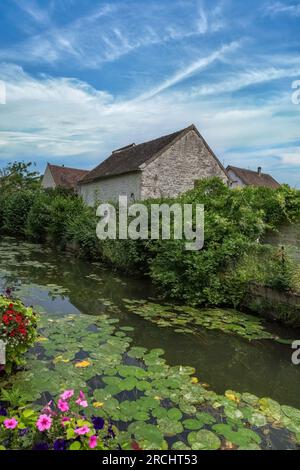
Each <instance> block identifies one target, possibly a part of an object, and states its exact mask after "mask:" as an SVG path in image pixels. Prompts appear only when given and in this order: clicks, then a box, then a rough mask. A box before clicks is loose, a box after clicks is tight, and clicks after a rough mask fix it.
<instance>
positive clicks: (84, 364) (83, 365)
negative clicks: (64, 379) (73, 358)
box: [75, 361, 91, 368]
mask: <svg viewBox="0 0 300 470" xmlns="http://www.w3.org/2000/svg"><path fill="white" fill-rule="evenodd" d="M90 365H91V363H90V362H89V361H81V362H77V364H75V367H77V368H84V367H89V366H90Z"/></svg>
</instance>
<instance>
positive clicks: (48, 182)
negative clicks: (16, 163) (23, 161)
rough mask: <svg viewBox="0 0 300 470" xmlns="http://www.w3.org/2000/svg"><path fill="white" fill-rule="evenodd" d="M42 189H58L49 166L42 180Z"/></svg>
mask: <svg viewBox="0 0 300 470" xmlns="http://www.w3.org/2000/svg"><path fill="white" fill-rule="evenodd" d="M42 188H44V189H48V188H50V189H54V188H56V184H55V182H54V179H53V176H52V174H51V171H50V169H49V167H48V166H47V168H46V171H45V174H44V176H43V179H42Z"/></svg>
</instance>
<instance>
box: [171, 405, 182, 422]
mask: <svg viewBox="0 0 300 470" xmlns="http://www.w3.org/2000/svg"><path fill="white" fill-rule="evenodd" d="M168 418H170V419H172V420H174V421H179V420H181V418H182V413H181V411H180V410H178V409H177V408H172V409H171V410H168Z"/></svg>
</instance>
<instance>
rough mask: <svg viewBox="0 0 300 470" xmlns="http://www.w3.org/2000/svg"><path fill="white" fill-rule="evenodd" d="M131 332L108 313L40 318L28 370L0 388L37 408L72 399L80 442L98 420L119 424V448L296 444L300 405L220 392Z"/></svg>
mask: <svg viewBox="0 0 300 470" xmlns="http://www.w3.org/2000/svg"><path fill="white" fill-rule="evenodd" d="M132 330H133V329H132V328H131V327H128V326H120V325H118V320H116V319H114V318H110V317H108V316H107V315H101V316H99V317H94V318H91V317H87V316H84V315H76V316H66V317H60V318H55V317H54V318H49V317H42V318H41V324H40V330H39V332H40V336H39V337H38V341H37V346H36V347H35V348H33V349H32V350H31V351H30V352H29V353H28V370H26V371H21V372H19V373H18V374H15V375H13V376H11V377H9V378H8V379H7V380H6V381H3V382H2V383H1V386H2V387H3V388H5V389H6V390H8V391H9V392H8V393H15V396H14V401H15V402H16V401H17V398H16V397H17V395H19V397H20V398H19V401H20V403H22V402H23V401H26V402H29V403H31V406H30V409H33V410H36V409H38V411H39V413H40V408H39V406H38V405H37V403H41V402H42V403H44V404H45V405H47V403H48V402H49V401H50V400H55V402H56V403H57V406H56V407H57V408H58V410H56V411H57V412H58V413H59V414H62V415H64V414H66V415H67V416H69V413H70V410H71V411H73V408H72V406H73V405H72V406H70V401H72V400H73V401H75V407H78V406H79V409H80V410H81V413H83V415H84V416H85V418H84V420H83V421H84V422H83V423H80V426H79V425H78V427H79V429H80V431H78V432H79V435H78V436H80V437H79V438H80V439H84V442H85V444H84V445H86V442H87V440H86V438H85V437H84V434H82V435H81V434H80V433H81V432H84V430H85V429H84V426H87V427H89V428H90V426H91V425H92V426H93V428H90V429H93V430H94V429H95V431H96V428H98V427H100V428H101V426H102V424H103V421H104V422H105V423H109V422H110V423H112V424H114V425H115V426H116V427H117V428H118V429H119V430H120V431H119V432H117V430H116V429H114V428H112V432H114V434H116V437H115V439H116V443H117V444H119V445H120V446H121V447H122V449H124V450H126V449H131V448H132V443H137V445H138V446H139V447H140V448H142V449H147V450H151V449H154V450H159V449H162V450H164V449H169V448H173V449H177V450H184V449H193V450H197V449H203V450H204V449H205V450H213V449H278V448H284V449H296V448H297V445H298V442H300V411H299V410H297V409H295V408H292V407H289V406H281V405H280V404H279V403H277V402H276V401H274V400H271V399H270V398H263V399H260V398H259V397H256V396H254V395H252V394H250V393H238V392H235V391H231V390H228V391H227V392H226V393H225V395H218V394H217V393H215V392H213V391H212V390H210V389H209V387H207V385H206V384H203V383H202V381H201V380H200V379H199V378H198V377H196V376H195V369H194V368H192V367H189V366H184V365H178V366H173V367H172V366H170V365H169V364H167V362H166V360H165V358H164V351H163V350H162V349H152V350H147V349H146V348H143V347H139V346H136V345H134V346H133V345H131V342H132V339H131V337H130V332H131V331H132ZM78 364H79V365H80V367H78V366H77V365H78ZM76 366H77V367H76ZM72 390H84V396H83V395H82V394H79V393H74V395H73V394H72ZM70 395H72V396H71V397H70ZM69 397H70V398H69ZM59 400H60V401H59ZM76 402H77V404H76ZM85 402H87V403H85ZM89 403H90V405H89ZM86 404H88V406H86ZM68 407H69V408H70V410H69V411H62V410H66V409H67V408H68ZM77 409H78V408H77ZM18 417H20V416H19V415H15V414H14V413H12V414H10V415H9V418H15V419H16V420H17V421H18ZM87 422H88V423H89V424H87ZM45 424H46V425H47V423H45ZM82 428H83V429H82ZM73 431H74V427H73ZM12 432H14V431H12ZM74 432H75V431H74ZM93 432H94V431H93ZM93 435H94V434H93ZM76 436H77V433H76ZM78 436H77V437H78ZM81 436H83V437H81ZM59 438H60V439H61V438H62V437H60V436H59ZM72 439H73V437H72ZM44 444H45V443H43V445H44ZM47 445H48V446H49V443H48V444H47ZM77 445H78V444H76V446H77ZM113 445H114V444H113Z"/></svg>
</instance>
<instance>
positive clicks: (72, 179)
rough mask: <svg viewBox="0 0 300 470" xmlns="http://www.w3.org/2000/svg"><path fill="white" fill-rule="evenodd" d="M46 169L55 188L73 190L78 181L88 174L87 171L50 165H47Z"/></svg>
mask: <svg viewBox="0 0 300 470" xmlns="http://www.w3.org/2000/svg"><path fill="white" fill-rule="evenodd" d="M48 168H49V170H50V172H51V174H52V177H53V179H54V182H55V184H56V186H60V187H64V188H75V187H76V185H77V183H78V181H80V180H81V179H82V178H84V177H85V176H86V175H87V174H88V173H89V172H88V171H87V170H78V169H77V168H67V167H65V166H58V165H51V164H50V163H48Z"/></svg>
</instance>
